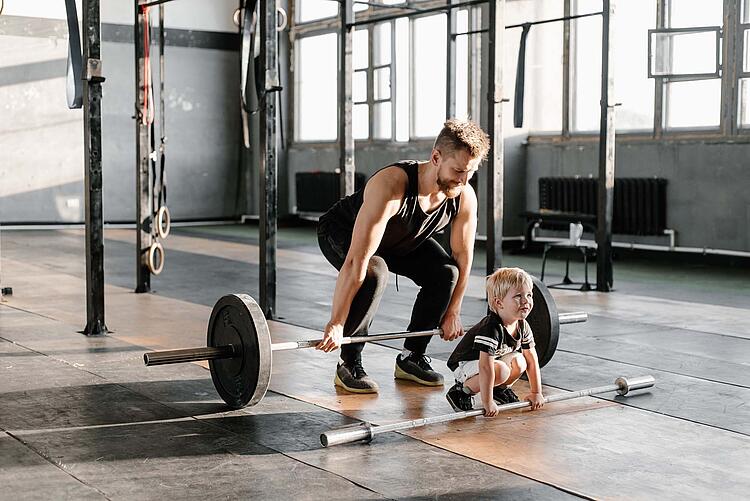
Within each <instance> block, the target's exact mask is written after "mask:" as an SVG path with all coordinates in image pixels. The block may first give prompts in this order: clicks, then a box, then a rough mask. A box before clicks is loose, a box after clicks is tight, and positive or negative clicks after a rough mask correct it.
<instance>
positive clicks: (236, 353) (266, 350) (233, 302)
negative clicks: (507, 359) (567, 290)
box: [143, 278, 588, 409]
mask: <svg viewBox="0 0 750 501" xmlns="http://www.w3.org/2000/svg"><path fill="white" fill-rule="evenodd" d="M533 293H534V308H533V309H532V311H531V313H530V314H529V316H528V317H527V319H526V320H527V321H528V322H529V324H530V325H531V328H532V331H533V332H534V340H535V344H536V351H537V354H538V357H539V365H540V367H543V366H544V365H545V364H546V363H547V362H548V361H549V360H550V359H551V358H552V355H553V354H554V352H555V349H556V348H557V341H558V336H559V329H560V324H568V323H577V322H585V321H586V320H587V319H588V315H587V314H586V313H584V312H576V313H565V314H558V313H557V307H556V306H555V302H554V299H553V298H552V295H551V294H550V293H549V290H548V289H547V288H546V287H545V286H544V284H543V283H542V282H540V281H539V280H537V279H536V278H535V279H534V290H533ZM440 334H442V331H441V330H440V329H432V330H426V331H417V332H394V333H386V334H378V335H372V336H356V337H344V338H343V339H342V344H352V343H370V342H376V341H386V340H390V339H404V338H409V337H418V336H434V335H440ZM319 342H320V339H312V340H303V341H292V342H285V343H273V344H272V343H271V333H270V330H269V328H268V322H267V321H266V318H265V316H264V315H263V312H262V310H261V309H260V307H259V306H258V304H257V303H256V302H255V300H254V299H253V298H252V297H250V296H249V295H247V294H229V295H226V296H224V297H222V298H221V299H219V300H218V301H217V302H216V304H215V305H214V308H213V310H212V311H211V317H210V319H209V322H208V335H207V343H206V344H207V346H206V347H200V348H186V349H180V350H165V351H153V352H149V353H145V354H144V355H143V361H144V363H145V364H146V365H147V366H152V365H166V364H176V363H184V362H197V361H204V360H205V361H208V363H209V369H210V371H211V379H212V380H213V382H214V386H215V387H216V391H217V392H218V393H219V395H220V396H221V398H222V399H223V400H224V401H225V402H226V403H227V404H228V405H229V406H230V407H232V408H234V409H239V408H242V407H245V406H247V405H255V404H257V403H258V402H260V400H261V399H262V398H263V396H264V395H265V394H266V391H267V390H268V386H269V384H270V380H271V372H272V353H273V352H274V351H283V350H296V349H301V348H313V347H315V346H317V345H318V343H319Z"/></svg>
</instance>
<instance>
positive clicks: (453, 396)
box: [445, 382, 474, 412]
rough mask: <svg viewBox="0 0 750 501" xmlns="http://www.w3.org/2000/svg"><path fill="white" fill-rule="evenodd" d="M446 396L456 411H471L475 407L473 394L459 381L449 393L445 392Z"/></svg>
mask: <svg viewBox="0 0 750 501" xmlns="http://www.w3.org/2000/svg"><path fill="white" fill-rule="evenodd" d="M445 398H446V399H447V400H448V403H449V404H451V407H453V410H454V411H456V412H461V411H470V410H472V409H473V408H474V403H473V402H472V398H471V395H469V394H468V393H466V392H464V385H462V384H461V383H459V382H456V384H454V385H453V386H452V387H451V389H450V390H448V393H446V394H445Z"/></svg>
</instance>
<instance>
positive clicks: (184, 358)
mask: <svg viewBox="0 0 750 501" xmlns="http://www.w3.org/2000/svg"><path fill="white" fill-rule="evenodd" d="M559 320H560V324H561V325H562V324H574V323H578V322H586V321H587V320H588V314H587V313H585V312H582V311H577V312H572V313H561V314H560V316H559ZM466 330H469V329H466ZM442 334H443V330H442V329H431V330H426V331H404V332H388V333H385V334H374V335H372V336H350V337H344V338H342V339H341V344H342V345H345V344H356V343H374V342H377V341H389V340H391V339H406V338H410V337H422V336H439V335H442ZM320 341H321V339H307V340H304V341H288V342H284V343H272V344H271V351H285V350H299V349H303V348H315V347H316V346H318V344H320ZM239 353H240V351H239V348H238V347H235V346H234V345H231V344H229V345H226V346H207V347H205V348H184V349H180V350H164V351H151V352H148V353H144V354H143V361H144V363H145V364H146V365H148V366H152V365H167V364H179V363H183V362H200V361H206V360H219V359H222V358H232V357H236V356H238V355H239Z"/></svg>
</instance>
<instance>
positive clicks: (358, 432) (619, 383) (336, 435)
mask: <svg viewBox="0 0 750 501" xmlns="http://www.w3.org/2000/svg"><path fill="white" fill-rule="evenodd" d="M652 386H654V377H653V376H638V377H634V378H624V377H618V378H617V379H615V383H614V384H611V385H606V386H596V387H594V388H587V389H585V390H578V391H566V392H565V393H556V394H554V395H550V396H548V397H544V403H550V402H560V401H562V400H571V399H574V398H580V397H586V396H589V395H598V394H600V393H609V392H613V391H616V392H617V393H619V394H620V395H623V396H624V395H627V394H628V393H629V392H631V391H633V390H640V389H643V388H651V387H652ZM530 405H531V402H528V401H523V402H513V403H510V404H504V405H500V406H498V410H499V411H500V412H504V411H511V410H514V409H523V408H524V407H529V406H530ZM482 414H484V409H473V410H470V411H463V412H452V413H450V414H442V415H440V416H433V417H428V418H421V419H413V420H411V421H399V422H397V423H391V424H385V425H381V426H377V425H372V424H371V423H368V422H366V421H363V422H361V423H356V424H353V425H348V426H342V427H340V428H334V429H332V430H328V431H326V432H325V433H322V434H321V435H320V443H321V445H323V447H332V446H334V445H340V444H348V443H352V442H359V441H366V442H371V441H372V440H373V439H374V438H375V435H380V434H381V433H387V432H389V431H402V430H411V429H412V428H419V427H420V426H426V425H428V424H437V423H447V422H449V421H455V420H457V419H465V418H469V417H475V416H481V415H482Z"/></svg>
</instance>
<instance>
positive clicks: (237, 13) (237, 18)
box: [232, 8, 245, 26]
mask: <svg viewBox="0 0 750 501" xmlns="http://www.w3.org/2000/svg"><path fill="white" fill-rule="evenodd" d="M243 10H245V9H240V8H238V9H235V11H234V14H232V22H234V25H235V26H239V25H240V16H242V11H243Z"/></svg>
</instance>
